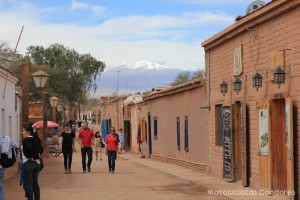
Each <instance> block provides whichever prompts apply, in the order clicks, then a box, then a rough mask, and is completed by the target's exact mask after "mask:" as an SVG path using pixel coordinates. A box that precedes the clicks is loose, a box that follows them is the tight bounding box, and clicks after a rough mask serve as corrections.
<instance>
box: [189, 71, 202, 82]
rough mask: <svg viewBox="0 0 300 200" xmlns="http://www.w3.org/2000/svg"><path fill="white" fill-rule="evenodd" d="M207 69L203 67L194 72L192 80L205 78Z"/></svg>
mask: <svg viewBox="0 0 300 200" xmlns="http://www.w3.org/2000/svg"><path fill="white" fill-rule="evenodd" d="M204 73H205V71H204V70H203V69H198V70H196V71H195V72H194V74H193V76H192V78H191V80H194V79H197V78H203V77H204Z"/></svg>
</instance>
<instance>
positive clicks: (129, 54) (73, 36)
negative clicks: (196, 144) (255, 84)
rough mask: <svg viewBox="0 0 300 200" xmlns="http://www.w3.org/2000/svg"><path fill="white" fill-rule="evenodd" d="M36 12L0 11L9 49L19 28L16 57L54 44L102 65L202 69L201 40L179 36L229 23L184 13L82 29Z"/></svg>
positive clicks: (223, 18)
mask: <svg viewBox="0 0 300 200" xmlns="http://www.w3.org/2000/svg"><path fill="white" fill-rule="evenodd" d="M37 10H38V9H36V8H35V7H30V6H27V9H25V10H21V9H18V10H14V11H10V12H7V11H6V12H0V24H2V25H1V30H5V31H1V32H0V38H1V40H4V41H9V42H10V44H11V46H15V44H16V41H17V38H18V35H19V33H20V30H21V27H22V26H23V25H24V26H25V27H24V31H23V35H22V38H21V41H20V44H19V48H18V50H19V51H20V52H21V53H24V52H25V50H26V47H28V46H30V45H42V46H45V47H47V46H48V45H50V44H53V43H60V44H63V45H65V46H67V47H70V48H73V49H75V50H76V51H78V52H80V53H91V55H92V56H94V57H96V58H97V59H99V60H102V61H104V62H106V64H107V65H108V66H115V65H119V64H121V63H127V62H136V61H139V60H149V61H151V62H159V63H164V64H165V65H166V66H170V67H176V68H189V69H197V68H203V65H204V52H203V49H202V48H201V46H200V43H201V41H202V40H203V39H204V38H203V36H201V35H199V40H198V39H197V38H196V39H195V41H194V42H193V43H191V44H187V43H185V42H184V37H183V36H185V35H186V34H190V33H189V28H198V29H201V28H203V29H205V26H206V25H207V24H208V23H216V24H217V23H225V22H226V23H228V22H229V21H230V20H232V19H231V17H230V16H227V15H225V14H224V13H209V12H205V13H200V12H199V13H184V14H182V15H181V16H177V17H174V16H148V17H145V16H128V17H122V18H121V17H120V18H114V19H110V20H107V21H106V22H104V23H102V24H100V25H98V26H84V27H82V26H79V25H74V24H61V23H60V24H55V23H53V24H49V23H44V22H40V21H39V16H40V15H41V13H39V12H37ZM28 13H32V14H31V15H29V14H28ZM20 19H22V20H20ZM145 22H147V23H145ZM191 32H193V31H191ZM162 38H164V40H163V39H162ZM166 38H167V39H168V41H166ZM170 38H171V39H170ZM174 38H176V39H174Z"/></svg>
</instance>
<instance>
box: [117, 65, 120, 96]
mask: <svg viewBox="0 0 300 200" xmlns="http://www.w3.org/2000/svg"><path fill="white" fill-rule="evenodd" d="M119 74H120V70H118V80H117V96H119Z"/></svg>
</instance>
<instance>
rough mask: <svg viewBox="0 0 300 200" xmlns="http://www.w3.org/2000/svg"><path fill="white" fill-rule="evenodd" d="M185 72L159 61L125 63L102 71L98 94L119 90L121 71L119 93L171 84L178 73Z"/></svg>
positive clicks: (143, 90) (140, 90) (107, 93)
mask: <svg viewBox="0 0 300 200" xmlns="http://www.w3.org/2000/svg"><path fill="white" fill-rule="evenodd" d="M180 72H183V70H181V69H174V68H170V67H166V66H162V65H160V64H158V63H151V62H148V61H140V62H135V63H128V64H123V65H121V66H118V67H115V68H113V69H109V70H107V71H105V72H103V73H102V75H101V77H100V78H98V79H97V92H96V94H97V95H111V94H112V93H114V92H117V83H118V73H119V84H118V85H119V87H118V88H119V89H118V91H119V94H126V91H127V93H136V92H145V91H148V90H151V89H152V88H154V87H163V86H169V84H170V83H171V82H173V81H174V80H175V78H176V77H177V75H178V74H179V73H180Z"/></svg>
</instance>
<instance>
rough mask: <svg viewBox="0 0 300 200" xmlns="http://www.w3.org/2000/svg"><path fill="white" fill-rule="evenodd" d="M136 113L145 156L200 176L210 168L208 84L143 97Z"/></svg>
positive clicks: (196, 82)
mask: <svg viewBox="0 0 300 200" xmlns="http://www.w3.org/2000/svg"><path fill="white" fill-rule="evenodd" d="M143 100H144V101H143V102H141V103H140V104H139V106H138V109H137V115H138V116H137V118H138V119H139V121H138V128H139V132H138V133H139V134H140V135H141V140H142V142H143V149H142V150H143V153H144V154H149V156H150V157H151V159H156V160H161V161H165V162H169V163H174V164H177V165H181V166H184V167H187V168H192V169H195V170H198V171H201V172H204V173H206V172H207V164H208V152H209V150H208V112H209V109H208V104H207V101H206V92H205V81H204V80H203V79H196V80H193V81H190V82H186V83H183V84H180V85H177V86H173V87H170V88H167V89H163V90H160V91H157V92H153V93H150V94H147V95H144V96H143Z"/></svg>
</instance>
